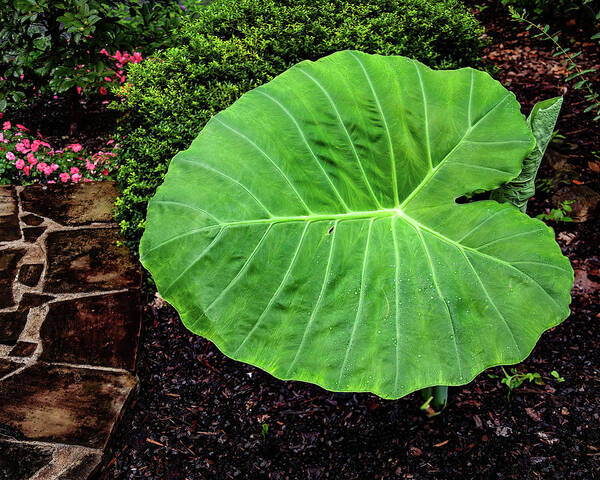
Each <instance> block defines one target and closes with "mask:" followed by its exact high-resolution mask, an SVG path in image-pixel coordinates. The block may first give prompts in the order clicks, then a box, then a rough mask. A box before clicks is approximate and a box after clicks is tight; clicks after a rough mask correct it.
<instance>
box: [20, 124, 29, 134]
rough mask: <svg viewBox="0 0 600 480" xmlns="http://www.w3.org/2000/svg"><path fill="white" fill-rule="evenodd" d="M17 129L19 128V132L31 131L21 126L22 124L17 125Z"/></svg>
mask: <svg viewBox="0 0 600 480" xmlns="http://www.w3.org/2000/svg"><path fill="white" fill-rule="evenodd" d="M17 128H18V129H19V130H21V131H22V132H28V131H29V129H28V128H25V127H24V126H23V125H21V124H19V123H17Z"/></svg>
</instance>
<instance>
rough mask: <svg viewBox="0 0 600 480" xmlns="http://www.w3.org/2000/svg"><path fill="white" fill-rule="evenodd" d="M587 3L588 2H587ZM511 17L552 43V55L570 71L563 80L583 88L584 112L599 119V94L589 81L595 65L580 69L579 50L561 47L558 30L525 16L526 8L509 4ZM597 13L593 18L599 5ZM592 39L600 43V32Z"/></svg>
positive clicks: (577, 88)
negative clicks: (586, 103) (559, 59)
mask: <svg viewBox="0 0 600 480" xmlns="http://www.w3.org/2000/svg"><path fill="white" fill-rule="evenodd" d="M587 3H588V4H589V2H587ZM508 8H509V11H510V14H511V18H512V20H513V21H515V22H519V23H521V24H523V25H525V29H526V30H532V31H534V32H536V33H535V34H534V35H533V38H539V39H540V40H544V41H549V42H551V43H552V44H553V48H554V55H553V56H554V57H562V62H561V63H562V64H563V65H564V66H566V67H567V71H570V72H571V73H570V74H569V75H568V76H567V77H566V78H565V82H572V85H573V88H574V89H575V90H584V91H585V99H586V101H587V102H588V106H587V107H586V108H585V109H584V112H586V113H587V112H594V113H595V117H594V121H598V120H600V94H599V93H598V92H597V91H596V90H595V87H594V84H593V82H592V81H590V75H591V74H594V73H595V72H596V70H597V68H596V67H592V68H587V69H582V68H581V67H580V66H579V64H578V63H577V62H576V61H575V59H576V58H577V57H578V56H579V55H581V53H582V52H581V51H578V52H572V51H571V49H570V48H568V47H566V48H565V47H563V46H562V45H561V44H560V42H559V34H560V32H552V31H551V29H550V25H548V24H539V23H536V22H532V21H531V20H529V18H528V17H527V11H526V10H518V9H516V8H514V7H512V6H509V7H508ZM596 11H597V12H598V13H597V14H596V15H595V19H596V20H598V19H600V6H599V8H598V9H597V10H596ZM592 40H595V41H597V42H598V44H599V45H600V33H596V34H595V35H593V36H592Z"/></svg>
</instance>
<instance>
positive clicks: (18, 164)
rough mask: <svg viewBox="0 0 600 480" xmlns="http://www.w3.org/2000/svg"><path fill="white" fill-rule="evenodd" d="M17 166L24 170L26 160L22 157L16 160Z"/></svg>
mask: <svg viewBox="0 0 600 480" xmlns="http://www.w3.org/2000/svg"><path fill="white" fill-rule="evenodd" d="M15 166H16V167H17V168H18V169H19V170H22V169H23V167H24V166H25V160H23V159H22V158H19V159H18V160H17V161H16V162H15Z"/></svg>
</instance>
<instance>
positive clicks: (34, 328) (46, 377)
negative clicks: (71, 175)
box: [0, 182, 142, 480]
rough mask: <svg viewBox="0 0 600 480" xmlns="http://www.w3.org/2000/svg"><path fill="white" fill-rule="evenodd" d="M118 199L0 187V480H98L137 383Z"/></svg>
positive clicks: (137, 319) (132, 274)
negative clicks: (114, 210) (116, 216)
mask: <svg viewBox="0 0 600 480" xmlns="http://www.w3.org/2000/svg"><path fill="white" fill-rule="evenodd" d="M116 196H117V189H116V188H115V185H114V184H113V183H111V182H101V183H93V182H92V183H87V182H86V183H82V184H70V185H62V184H61V185H59V184H55V185H47V186H42V185H30V186H19V187H4V186H0V378H1V379H2V380H0V480H88V479H89V478H95V475H97V474H98V468H99V465H100V464H101V462H102V457H103V451H104V449H105V447H106V445H107V442H108V441H109V438H110V435H111V433H112V432H113V431H114V429H115V425H116V423H117V422H118V420H119V419H120V417H121V414H122V412H123V409H124V408H125V406H126V404H127V401H128V400H129V398H130V397H131V396H132V392H133V391H134V390H135V386H136V379H135V377H134V376H133V375H132V373H131V372H132V371H133V369H134V368H135V360H136V352H137V344H138V339H139V331H140V326H141V305H140V303H141V302H140V286H141V278H142V277H141V270H140V266H139V263H138V262H137V261H136V259H135V258H134V257H133V256H132V255H131V253H130V251H129V249H127V248H126V247H125V246H121V247H120V246H117V242H118V240H119V239H120V237H119V228H118V226H117V224H116V223H115V222H114V221H113V218H112V214H111V213H112V212H111V210H112V208H113V203H114V199H115V197H116ZM17 303H18V305H17Z"/></svg>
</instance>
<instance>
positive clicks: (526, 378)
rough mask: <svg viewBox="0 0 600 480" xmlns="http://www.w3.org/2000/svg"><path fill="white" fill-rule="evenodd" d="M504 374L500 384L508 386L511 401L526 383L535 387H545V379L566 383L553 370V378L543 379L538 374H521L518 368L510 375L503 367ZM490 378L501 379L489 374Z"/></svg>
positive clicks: (551, 373)
mask: <svg viewBox="0 0 600 480" xmlns="http://www.w3.org/2000/svg"><path fill="white" fill-rule="evenodd" d="M502 373H503V374H504V377H502V378H501V379H500V383H501V384H502V385H506V388H508V393H507V397H508V398H509V399H510V397H511V395H512V393H513V391H514V390H516V389H517V388H519V387H520V386H521V385H523V384H524V383H525V382H529V383H533V384H535V385H544V378H545V379H547V380H554V381H556V382H558V383H562V382H564V381H565V379H564V378H563V377H561V375H560V374H559V373H558V372H557V371H556V370H552V371H551V372H550V375H551V377H542V375H541V374H539V373H538V372H533V373H527V372H519V371H518V370H517V369H516V368H511V369H510V374H509V373H508V372H507V371H506V370H505V369H504V367H502ZM488 377H490V378H500V377H499V376H498V375H494V374H488Z"/></svg>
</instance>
